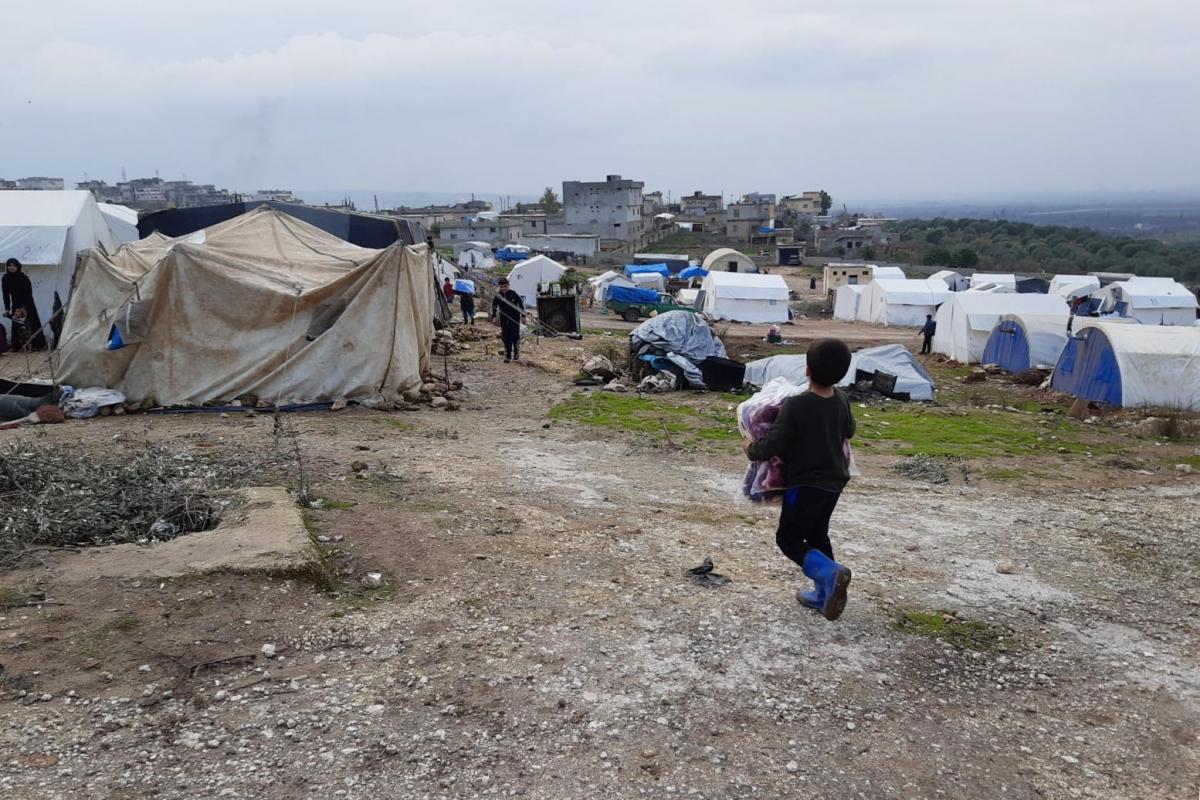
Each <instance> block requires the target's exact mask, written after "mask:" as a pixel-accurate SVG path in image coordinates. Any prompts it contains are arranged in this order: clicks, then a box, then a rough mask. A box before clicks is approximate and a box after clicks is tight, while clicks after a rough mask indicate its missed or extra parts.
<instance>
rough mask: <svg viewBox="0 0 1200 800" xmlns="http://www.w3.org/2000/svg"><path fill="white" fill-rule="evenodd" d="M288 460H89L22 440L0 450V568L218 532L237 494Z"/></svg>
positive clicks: (127, 456) (146, 454)
mask: <svg viewBox="0 0 1200 800" xmlns="http://www.w3.org/2000/svg"><path fill="white" fill-rule="evenodd" d="M288 458H289V455H288V454H287V452H286V451H285V450H283V449H281V450H280V451H279V452H277V453H257V452H252V451H248V450H247V451H242V452H238V453H236V454H234V453H228V454H215V453H206V454H205V455H204V456H203V457H197V456H194V455H192V454H190V453H179V452H174V451H170V450H167V449H165V448H162V447H141V448H137V449H135V450H133V451H131V452H120V453H105V454H103V455H95V456H94V455H89V454H87V453H82V452H80V450H79V449H78V448H77V447H72V446H66V445H54V444H46V443H37V444H34V443H32V442H29V441H24V442H12V443H10V444H8V445H7V446H5V447H3V448H0V570H4V569H12V568H14V567H18V566H22V565H24V564H27V563H29V562H31V561H33V560H35V556H36V555H37V553H38V552H41V551H46V550H50V549H56V548H61V547H83V546H89V545H106V544H121V543H130V542H139V543H148V542H151V541H165V540H167V539H173V538H175V537H177V536H182V535H184V534H187V533H195V532H197V531H204V530H209V529H211V528H213V527H214V526H216V524H217V523H218V522H219V521H220V519H221V516H222V514H223V513H224V512H225V510H226V509H227V508H229V507H230V506H231V505H233V504H234V503H235V502H236V501H237V493H236V491H235V489H236V488H237V487H240V486H244V485H248V484H249V483H253V482H255V481H254V478H255V476H257V475H259V474H261V473H263V472H265V471H266V470H268V469H271V468H274V467H279V466H281V465H282V464H284V462H285V461H287V459H288Z"/></svg>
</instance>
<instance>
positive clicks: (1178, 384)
mask: <svg viewBox="0 0 1200 800" xmlns="http://www.w3.org/2000/svg"><path fill="white" fill-rule="evenodd" d="M1078 325H1079V327H1078V330H1077V331H1076V332H1075V334H1074V335H1073V336H1072V337H1071V338H1070V339H1068V340H1067V343H1066V346H1065V347H1064V348H1063V351H1062V355H1061V356H1060V357H1059V359H1058V363H1057V364H1056V366H1055V368H1054V373H1053V374H1052V375H1051V377H1050V385H1051V387H1053V388H1054V389H1057V390H1058V391H1060V392H1067V393H1068V394H1072V395H1074V396H1075V397H1077V398H1080V399H1083V400H1089V401H1092V402H1097V403H1105V404H1108V405H1113V406H1120V407H1139V406H1149V407H1161V408H1170V409H1177V410H1181V411H1200V328H1197V327H1196V326H1194V325H1193V326H1182V325H1179V326H1171V325H1136V324H1121V323H1117V322H1114V321H1111V320H1103V319H1096V318H1080V319H1079V321H1078Z"/></svg>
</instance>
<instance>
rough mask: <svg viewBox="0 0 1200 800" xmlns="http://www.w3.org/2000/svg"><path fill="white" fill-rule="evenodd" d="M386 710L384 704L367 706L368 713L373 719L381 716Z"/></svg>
mask: <svg viewBox="0 0 1200 800" xmlns="http://www.w3.org/2000/svg"><path fill="white" fill-rule="evenodd" d="M386 710H387V706H385V705H383V704H382V703H373V704H371V705H369V706H367V713H368V714H369V715H371V716H372V717H378V716H379V715H380V714H382V713H383V712H384V711H386Z"/></svg>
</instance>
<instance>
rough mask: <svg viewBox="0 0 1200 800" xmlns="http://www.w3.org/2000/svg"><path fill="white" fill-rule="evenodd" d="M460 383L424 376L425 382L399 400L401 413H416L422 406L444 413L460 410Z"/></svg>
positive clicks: (461, 388)
mask: <svg viewBox="0 0 1200 800" xmlns="http://www.w3.org/2000/svg"><path fill="white" fill-rule="evenodd" d="M462 392H463V382H462V381H455V380H452V381H446V380H445V379H444V378H437V377H434V376H432V375H426V376H425V382H424V383H422V384H421V385H420V386H419V387H418V388H416V389H410V390H409V391H407V392H405V393H404V394H403V395H402V396H401V399H402V400H403V401H404V405H402V406H400V409H401V410H403V411H416V410H417V409H419V408H420V407H421V406H423V405H428V406H429V407H430V408H440V409H442V410H444V411H458V410H459V409H460V408H462Z"/></svg>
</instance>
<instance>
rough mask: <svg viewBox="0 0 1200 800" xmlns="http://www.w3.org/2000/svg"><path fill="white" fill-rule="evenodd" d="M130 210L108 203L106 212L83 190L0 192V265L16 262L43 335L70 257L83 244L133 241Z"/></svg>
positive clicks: (67, 283)
mask: <svg viewBox="0 0 1200 800" xmlns="http://www.w3.org/2000/svg"><path fill="white" fill-rule="evenodd" d="M130 214H133V212H132V211H130V210H129V209H127V208H125V207H124V206H110V207H109V211H108V213H107V214H106V213H105V212H104V211H102V210H101V208H100V206H99V205H98V204H97V203H96V200H95V198H93V197H92V193H91V192H86V191H65V192H57V191H47V192H37V191H19V190H18V191H0V265H3V263H4V262H5V261H7V260H8V259H10V258H15V259H17V260H18V261H20V262H21V266H22V269H23V270H24V272H25V274H26V275H28V276H29V282H30V283H31V284H33V301H34V303H35V304H36V305H37V311H38V317H39V318H40V319H41V321H42V324H43V326H44V330H45V332H46V338H47V339H49V338H51V337H50V325H49V324H48V323H49V322H50V318H51V315H52V313H53V310H54V295H55V293H57V294H58V297H59V300H60V301H61V302H62V303H64V304H65V303H66V302H67V296H68V295H69V294H70V291H71V278H72V276H73V275H74V274H75V257H76V255H78V254H79V253H80V252H81V251H83V250H86V249H88V248H89V247H103V248H104V249H105V250H106V251H108V252H110V253H112V252H115V251H116V249H117V248H118V247H119V246H121V245H122V244H124V243H125V242H130V241H135V240H136V239H137V215H136V214H133V222H132V228H130V225H129V215H130Z"/></svg>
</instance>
